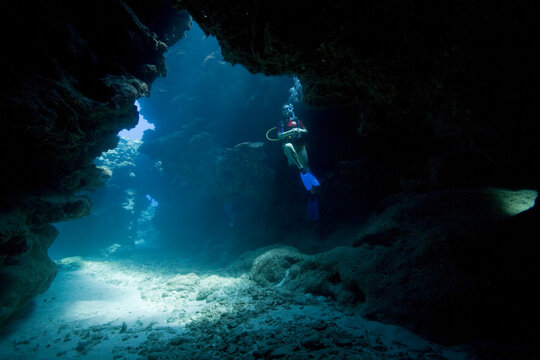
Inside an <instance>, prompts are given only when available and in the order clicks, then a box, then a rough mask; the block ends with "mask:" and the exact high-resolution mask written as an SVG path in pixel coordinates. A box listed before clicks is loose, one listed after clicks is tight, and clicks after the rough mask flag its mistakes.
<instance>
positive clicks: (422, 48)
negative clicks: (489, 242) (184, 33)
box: [177, 0, 540, 190]
mask: <svg viewBox="0 0 540 360" xmlns="http://www.w3.org/2000/svg"><path fill="white" fill-rule="evenodd" d="M177 2H178V3H179V5H180V6H184V7H185V8H187V9H188V10H189V12H190V13H191V14H192V15H193V17H194V19H195V20H196V21H197V22H198V23H199V24H200V25H201V27H202V28H203V30H205V31H206V32H207V33H209V34H212V35H215V36H216V37H217V38H218V40H219V42H220V44H221V47H222V49H223V56H224V58H225V59H226V60H227V61H230V62H232V63H233V64H234V63H239V64H242V65H244V66H245V67H246V68H247V69H248V70H250V71H252V72H263V73H265V74H296V75H297V76H298V77H299V78H300V80H301V81H302V85H303V90H304V101H305V102H306V103H308V104H311V105H313V106H328V105H332V106H335V105H336V104H341V105H342V106H346V107H348V108H350V109H351V112H350V114H349V116H348V120H347V121H348V122H350V123H351V124H352V125H353V127H352V128H353V129H355V130H356V132H357V134H358V136H356V139H352V140H353V141H356V142H362V141H363V140H362V138H361V136H362V135H370V136H379V141H380V142H382V143H383V144H382V146H381V147H379V150H380V149H381V148H382V147H384V146H386V147H391V146H392V145H390V143H393V144H394V146H393V149H395V147H396V145H397V144H400V143H402V144H401V145H402V146H401V147H399V148H398V151H397V152H398V153H407V154H410V156H411V159H409V160H408V161H409V164H408V169H406V170H405V171H404V173H403V174H402V176H403V180H402V187H404V188H406V189H407V190H423V189H430V188H437V187H441V186H456V185H461V186H470V185H472V184H479V183H482V184H486V183H489V182H491V183H493V182H499V183H500V184H506V185H508V184H510V185H512V186H529V187H530V186H535V185H536V183H537V182H538V180H537V179H538V173H539V171H538V169H539V167H538V165H537V164H538V163H540V162H539V161H538V159H539V157H538V153H539V152H538V147H537V146H536V145H535V143H537V142H538V141H537V139H538V135H539V133H538V125H537V121H536V120H535V119H536V118H537V114H538V111H537V108H536V105H535V99H534V95H533V94H536V93H538V90H539V89H538V83H537V82H536V81H533V80H532V78H533V77H531V75H532V74H535V73H536V72H537V70H536V65H535V64H536V63H537V61H538V57H537V55H535V54H534V52H533V51H532V48H533V47H532V44H534V43H535V42H536V40H535V35H534V34H535V33H536V32H537V30H538V25H537V23H536V21H535V19H534V17H533V16H532V12H531V11H530V3H529V2H528V1H518V2H514V3H507V2H502V3H497V4H485V3H482V2H472V3H471V2H470V1H457V2H456V1H443V2H442V3H440V2H439V3H437V4H436V5H435V4H432V3H429V2H426V1H416V2H414V3H407V4H397V3H396V2H394V1H361V2H359V1H353V0H349V1H338V2H333V3H331V4H329V3H328V2H326V1H247V0H235V1H228V2H225V3H220V4H218V3H215V2H211V1H196V0H180V1H177ZM342 121H343V120H342ZM353 131H354V130H353ZM390 136H391V137H392V138H391V139H390V140H386V139H388V137H390ZM335 137H336V138H335V139H332V140H334V143H339V142H340V141H339V140H338V139H341V138H344V139H345V138H346V139H347V140H349V141H348V142H347V143H350V140H351V139H350V138H351V136H350V134H347V135H345V134H335ZM336 140H337V141H336ZM385 142H386V143H385ZM383 151H384V149H383ZM412 157H414V158H415V159H414V160H413V159H412ZM405 161H407V159H406V160H405Z"/></svg>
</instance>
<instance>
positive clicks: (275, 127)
mask: <svg viewBox="0 0 540 360" xmlns="http://www.w3.org/2000/svg"><path fill="white" fill-rule="evenodd" d="M275 129H277V126H274V127H273V128H271V129H269V130H268V131H267V132H266V138H267V139H268V140H270V141H280V140H281V139H272V138H270V137H269V136H268V133H269V132H270V131H272V130H275Z"/></svg>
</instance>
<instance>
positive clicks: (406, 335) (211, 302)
mask: <svg viewBox="0 0 540 360" xmlns="http://www.w3.org/2000/svg"><path fill="white" fill-rule="evenodd" d="M57 263H58V265H59V268H58V275H57V277H56V279H55V280H54V282H53V283H52V284H51V286H50V288H49V290H48V291H46V292H45V293H43V294H42V295H40V296H38V297H37V298H36V299H35V300H34V302H33V304H32V305H31V306H30V307H29V308H28V309H27V311H26V312H25V314H24V315H22V314H21V315H20V316H19V318H18V319H15V320H12V321H11V323H10V324H8V326H7V327H6V328H4V329H3V330H2V333H1V334H0V359H62V358H63V359H79V358H80V359H257V358H261V359H467V358H469V356H467V354H466V353H465V352H461V351H460V350H459V349H458V348H448V347H444V346H440V345H437V344H434V343H432V342H429V341H427V340H425V339H422V338H420V337H418V336H416V335H414V334H412V333H410V332H409V331H407V330H405V329H403V328H400V327H397V326H393V325H385V324H382V323H378V322H374V321H368V320H366V319H363V318H362V317H360V316H358V315H356V314H355V313H354V311H353V310H351V309H346V308H343V307H340V306H339V305H338V304H336V303H335V302H333V301H332V300H329V299H327V298H324V297H320V296H319V297H317V296H313V295H311V294H302V293H291V292H287V291H285V290H284V289H282V288H279V287H275V288H262V287H260V286H259V285H257V284H255V283H254V282H252V281H250V280H249V274H244V275H240V276H230V275H227V272H226V271H224V270H219V269H209V268H206V269H201V268H198V267H197V266H193V265H191V264H192V262H191V261H190V260H189V259H180V258H177V257H174V256H168V257H164V256H163V255H160V256H155V255H150V254H138V255H133V256H131V257H130V258H126V259H114V260H112V259H107V258H102V259H96V258H92V259H90V258H80V257H77V258H66V259H63V260H60V261H58V262H57Z"/></svg>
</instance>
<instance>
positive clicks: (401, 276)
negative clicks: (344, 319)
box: [231, 189, 540, 345]
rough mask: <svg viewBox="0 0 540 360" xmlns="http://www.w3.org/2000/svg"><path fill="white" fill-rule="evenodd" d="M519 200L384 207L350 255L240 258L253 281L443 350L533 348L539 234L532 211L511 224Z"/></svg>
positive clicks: (413, 201) (459, 197) (270, 253)
mask: <svg viewBox="0 0 540 360" xmlns="http://www.w3.org/2000/svg"><path fill="white" fill-rule="evenodd" d="M523 196H527V195H526V194H522V193H519V192H506V191H503V190H497V189H475V190H459V191H444V192H436V193H429V194H419V195H400V196H396V197H393V198H389V199H387V200H386V207H385V208H384V209H381V211H380V213H379V214H377V215H374V216H373V217H372V218H371V219H370V221H368V222H366V224H365V225H363V226H362V225H358V226H357V227H356V228H355V229H354V231H352V233H353V234H354V235H353V236H351V237H350V238H349V239H347V240H345V241H343V244H344V245H347V241H348V242H349V243H348V246H339V247H336V248H334V249H332V250H330V251H327V252H323V253H319V254H314V255H308V254H303V253H300V252H299V251H298V250H296V249H295V248H292V247H275V248H271V249H269V250H267V251H266V252H264V253H262V254H258V256H257V257H255V258H254V259H253V256H251V257H250V256H247V257H246V260H249V261H250V262H251V264H252V267H251V272H250V278H251V279H252V280H253V281H255V282H256V283H258V284H259V285H261V286H265V287H268V288H285V289H289V290H301V291H304V292H307V293H311V294H314V295H322V296H325V297H329V298H332V299H334V300H335V301H337V302H339V303H341V304H343V305H346V306H352V307H355V308H357V309H359V311H360V312H361V313H363V314H364V315H365V316H367V317H368V318H371V319H375V320H378V321H382V322H386V323H392V324H400V325H402V326H405V327H407V328H409V329H411V330H412V331H414V332H416V333H421V334H423V335H424V336H427V337H429V338H432V339H437V340H438V341H442V342H456V341H468V340H471V339H478V338H483V339H484V340H485V339H490V340H493V339H498V340H500V341H501V342H502V343H507V342H509V341H510V340H511V341H522V342H524V343H527V342H529V345H530V344H533V343H534V341H531V340H532V339H533V337H534V336H535V335H534V334H535V330H534V326H535V325H534V324H535V323H536V321H537V320H538V319H539V318H540V312H539V311H538V309H537V307H536V306H535V304H536V303H537V302H538V301H539V299H538V296H537V295H533V294H532V293H531V292H529V291H528V290H527V289H528V287H529V286H530V284H531V283H533V282H534V281H535V279H536V278H538V276H540V273H539V271H538V269H537V268H536V266H535V265H534V260H533V257H534V255H532V254H535V253H537V251H538V248H539V246H538V245H537V244H536V241H535V239H536V238H537V237H538V236H539V231H538V227H537V226H536V227H535V225H533V223H532V222H530V221H529V220H528V219H527V217H530V216H531V215H532V214H531V213H530V212H524V213H521V214H520V215H517V216H515V217H510V216H509V213H511V209H510V208H509V207H508V206H511V204H512V203H514V202H515V203H517V202H519V200H520V198H522V197H523ZM528 200H529V206H531V205H532V198H530V199H528ZM456 209H460V210H459V211H456ZM479 224H482V225H479ZM516 229H517V231H516ZM510 239H512V240H510ZM510 241H511V243H510ZM238 266H239V265H238V264H236V265H234V266H232V267H231V268H236V267H238ZM532 319H536V320H532ZM509 328H511V329H514V331H515V335H511V334H508V331H507V329H509Z"/></svg>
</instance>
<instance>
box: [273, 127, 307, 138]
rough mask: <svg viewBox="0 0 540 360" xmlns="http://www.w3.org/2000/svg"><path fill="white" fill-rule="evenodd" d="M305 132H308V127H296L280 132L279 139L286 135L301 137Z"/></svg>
mask: <svg viewBox="0 0 540 360" xmlns="http://www.w3.org/2000/svg"><path fill="white" fill-rule="evenodd" d="M303 133H307V130H306V129H300V128H294V129H291V130H288V131H285V132H282V133H279V134H278V139H284V138H286V137H289V136H291V137H299V136H300V135H302V134H303Z"/></svg>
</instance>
